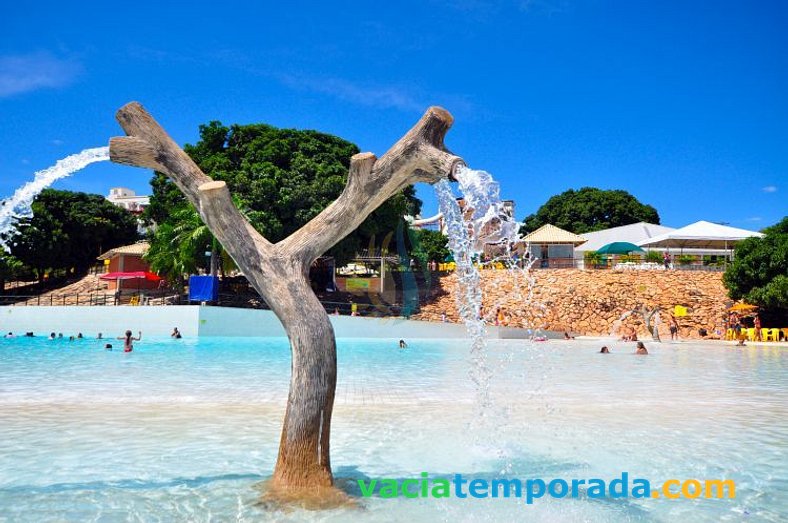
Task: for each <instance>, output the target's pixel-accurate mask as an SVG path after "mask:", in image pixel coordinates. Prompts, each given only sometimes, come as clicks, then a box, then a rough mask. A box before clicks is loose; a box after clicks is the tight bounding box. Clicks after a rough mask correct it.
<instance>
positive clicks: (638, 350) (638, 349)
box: [599, 341, 648, 356]
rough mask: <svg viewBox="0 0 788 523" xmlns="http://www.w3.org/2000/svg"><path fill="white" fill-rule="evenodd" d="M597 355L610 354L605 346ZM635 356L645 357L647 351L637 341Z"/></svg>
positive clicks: (640, 342) (641, 343)
mask: <svg viewBox="0 0 788 523" xmlns="http://www.w3.org/2000/svg"><path fill="white" fill-rule="evenodd" d="M599 353H600V354H611V352H610V349H608V348H607V345H605V346H604V347H602V349H601V350H600V351H599ZM635 354H636V355H638V356H646V355H648V349H646V346H645V345H644V344H643V342H642V341H639V342H638V344H637V346H636V347H635Z"/></svg>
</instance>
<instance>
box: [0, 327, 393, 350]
mask: <svg viewBox="0 0 788 523" xmlns="http://www.w3.org/2000/svg"><path fill="white" fill-rule="evenodd" d="M4 337H5V338H16V335H14V333H13V332H9V333H8V334H6V335H5V336H4ZM25 337H27V338H33V337H35V334H33V333H32V332H26V333H25ZM170 337H171V338H174V339H177V340H179V339H181V338H183V335H182V334H181V331H179V330H178V327H174V328H173V329H172V333H171V334H170ZM49 339H50V340H62V339H65V336H63V333H62V332H59V333H57V334H55V333H54V332H50V333H49ZM82 339H85V336H83V335H82V333H81V332H79V333H77V335H76V336H73V335H72V336H69V337H68V340H69V341H74V340H82ZM96 339H97V340H103V339H104V335H103V334H102V333H101V332H99V333H98V334H97V335H96ZM115 339H118V340H123V352H131V351H133V350H134V342H135V341H140V340H142V331H138V332H137V336H136V337H134V336H132V332H131V331H130V330H127V331H126V332H125V333H124V335H123V336H118V337H117V338H115ZM403 343H404V342H403ZM112 348H113V347H112V344H111V343H107V344H105V345H104V349H106V350H112Z"/></svg>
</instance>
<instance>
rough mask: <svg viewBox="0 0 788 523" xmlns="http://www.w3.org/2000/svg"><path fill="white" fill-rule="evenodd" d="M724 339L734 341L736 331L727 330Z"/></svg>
mask: <svg viewBox="0 0 788 523" xmlns="http://www.w3.org/2000/svg"><path fill="white" fill-rule="evenodd" d="M725 339H726V340H735V339H736V331H735V330H733V329H728V330H726V331H725Z"/></svg>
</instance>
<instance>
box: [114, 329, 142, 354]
mask: <svg viewBox="0 0 788 523" xmlns="http://www.w3.org/2000/svg"><path fill="white" fill-rule="evenodd" d="M137 334H139V336H137V337H136V338H134V337H133V336H132V335H131V331H126V335H125V336H118V339H119V340H123V352H131V351H132V350H134V344H133V343H132V342H135V341H140V340H141V339H142V331H139V332H138V333H137Z"/></svg>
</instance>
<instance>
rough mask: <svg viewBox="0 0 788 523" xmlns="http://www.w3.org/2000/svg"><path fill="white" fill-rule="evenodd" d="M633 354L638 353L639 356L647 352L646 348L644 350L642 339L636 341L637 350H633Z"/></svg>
mask: <svg viewBox="0 0 788 523" xmlns="http://www.w3.org/2000/svg"><path fill="white" fill-rule="evenodd" d="M635 354H638V355H640V356H646V355H647V354H648V350H646V346H645V345H643V342H642V341H639V342H638V344H637V350H636V351H635Z"/></svg>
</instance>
